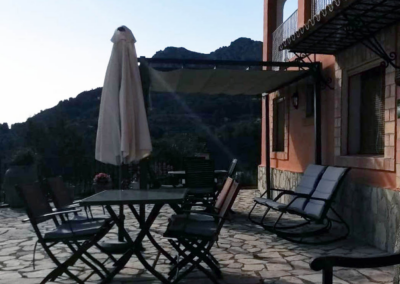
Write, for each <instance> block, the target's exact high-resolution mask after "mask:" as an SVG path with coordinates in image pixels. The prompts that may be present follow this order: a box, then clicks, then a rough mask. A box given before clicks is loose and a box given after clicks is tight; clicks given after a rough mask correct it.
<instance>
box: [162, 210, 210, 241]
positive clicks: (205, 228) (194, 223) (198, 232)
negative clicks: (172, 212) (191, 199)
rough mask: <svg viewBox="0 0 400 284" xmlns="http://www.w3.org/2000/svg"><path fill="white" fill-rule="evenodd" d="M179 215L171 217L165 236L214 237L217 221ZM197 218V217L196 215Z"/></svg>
mask: <svg viewBox="0 0 400 284" xmlns="http://www.w3.org/2000/svg"><path fill="white" fill-rule="evenodd" d="M177 216H179V217H174V218H171V220H170V222H169V224H168V227H167V230H166V231H165V233H164V237H167V238H182V237H183V238H196V239H212V238H213V237H214V235H215V234H216V232H217V225H218V224H217V223H216V222H208V221H206V222H204V221H198V220H195V219H187V218H182V217H181V215H177ZM195 218H197V217H195Z"/></svg>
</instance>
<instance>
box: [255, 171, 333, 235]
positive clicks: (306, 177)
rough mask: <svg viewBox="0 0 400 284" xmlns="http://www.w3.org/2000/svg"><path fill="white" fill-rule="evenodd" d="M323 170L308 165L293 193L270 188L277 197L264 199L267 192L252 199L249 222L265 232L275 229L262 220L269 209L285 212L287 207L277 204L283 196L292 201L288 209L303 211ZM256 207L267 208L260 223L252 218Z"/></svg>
mask: <svg viewBox="0 0 400 284" xmlns="http://www.w3.org/2000/svg"><path fill="white" fill-rule="evenodd" d="M325 169H326V167H325V166H319V165H314V164H310V165H309V166H308V167H307V169H306V170H305V172H304V174H303V177H302V178H301V181H300V183H299V184H298V185H297V187H296V188H295V190H294V191H292V190H284V189H274V188H271V190H272V191H276V192H278V195H277V197H275V198H274V199H269V198H266V197H265V195H266V194H267V191H265V192H264V193H263V194H262V195H261V197H257V198H255V199H254V205H253V208H252V209H251V210H250V212H249V215H248V218H249V220H250V221H251V222H253V223H254V224H257V225H260V226H262V227H264V228H265V229H266V230H271V229H273V228H274V227H276V225H275V226H271V225H267V224H265V223H264V220H265V218H266V216H267V214H268V213H269V212H270V210H271V209H272V210H274V211H280V212H284V211H286V207H287V206H288V205H287V204H284V203H280V202H278V200H279V199H280V198H281V197H283V196H285V195H289V200H290V201H292V202H290V205H289V207H290V208H298V209H304V207H305V205H306V202H307V197H309V196H311V194H313V193H314V191H315V189H316V188H317V185H318V182H319V180H320V179H321V176H322V174H323V173H324V171H325ZM300 194H302V195H305V197H299V198H296V196H298V195H300ZM294 199H295V200H294ZM257 205H259V206H264V207H267V208H266V210H265V213H264V215H263V216H262V218H261V220H260V221H257V220H255V219H254V218H253V217H252V213H253V211H254V209H255V208H256V206H257ZM303 224H304V223H301V224H296V225H294V226H287V227H285V228H288V229H289V228H295V227H298V226H302V225H303Z"/></svg>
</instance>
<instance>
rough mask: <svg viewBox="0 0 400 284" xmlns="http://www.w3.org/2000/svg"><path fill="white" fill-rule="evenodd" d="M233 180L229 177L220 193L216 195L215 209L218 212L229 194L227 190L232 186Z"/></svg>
mask: <svg viewBox="0 0 400 284" xmlns="http://www.w3.org/2000/svg"><path fill="white" fill-rule="evenodd" d="M232 183H233V179H232V178H231V177H228V178H227V179H226V181H225V183H224V186H223V187H222V190H221V192H220V193H219V194H218V198H217V201H216V202H215V209H217V211H219V210H220V209H221V207H222V205H223V203H224V201H225V199H226V197H227V195H228V193H229V190H230V188H231V186H232Z"/></svg>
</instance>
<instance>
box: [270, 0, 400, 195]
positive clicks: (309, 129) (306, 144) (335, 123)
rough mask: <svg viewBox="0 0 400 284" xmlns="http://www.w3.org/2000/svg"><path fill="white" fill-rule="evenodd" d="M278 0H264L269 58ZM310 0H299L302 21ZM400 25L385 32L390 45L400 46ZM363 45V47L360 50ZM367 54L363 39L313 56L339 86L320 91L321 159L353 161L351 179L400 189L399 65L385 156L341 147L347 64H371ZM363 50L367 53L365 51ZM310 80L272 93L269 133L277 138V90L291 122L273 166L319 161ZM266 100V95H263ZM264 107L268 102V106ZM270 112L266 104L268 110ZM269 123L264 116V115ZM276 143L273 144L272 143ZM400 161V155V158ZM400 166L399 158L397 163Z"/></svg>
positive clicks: (291, 167)
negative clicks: (308, 113)
mask: <svg viewBox="0 0 400 284" xmlns="http://www.w3.org/2000/svg"><path fill="white" fill-rule="evenodd" d="M273 2H274V1H270V0H265V4H266V5H265V11H264V12H265V13H266V14H265V17H264V19H265V24H264V43H265V45H264V60H269V59H270V58H271V57H270V56H271V53H272V46H271V45H270V42H271V38H272V32H273V31H274V30H275V28H276V25H275V26H274V25H273V24H272V25H271V26H269V24H270V23H274V22H275V19H274V15H275V14H276V12H274V9H276V6H274V5H273ZM309 2H310V1H309V0H299V11H298V12H299V26H300V25H301V24H302V23H303V22H304V21H306V19H307V17H309V15H310V10H309V5H310V3H309ZM398 30H399V29H398V28H396V27H394V28H392V29H391V30H387V31H384V32H382V33H380V35H379V36H380V38H381V40H382V41H383V42H384V45H385V47H386V48H387V50H388V51H392V50H397V49H398V44H397V33H398ZM360 51H361V52H360ZM364 53H365V54H367V53H368V51H366V50H365V48H364V47H362V46H361V45H357V46H355V47H353V48H351V49H349V50H346V51H344V52H342V53H341V54H340V55H339V56H338V57H337V58H335V57H334V56H326V55H318V56H314V55H313V58H312V59H313V60H316V61H320V62H322V66H323V73H324V77H325V78H331V79H332V82H331V85H332V86H334V87H335V90H334V91H333V90H330V89H329V88H325V89H324V90H323V91H322V97H321V108H322V109H321V116H322V162H323V164H324V165H336V166H349V167H352V171H351V172H350V179H351V181H353V182H355V183H359V184H367V185H370V186H376V187H380V188H390V189H396V188H399V187H400V171H398V172H399V177H398V178H397V183H396V155H397V156H398V157H399V158H400V149H399V147H397V146H396V145H400V142H399V141H400V140H398V139H397V138H398V137H399V136H398V135H397V136H396V132H397V131H396V129H397V126H396V123H397V119H396V118H395V115H394V113H395V100H396V97H397V96H399V92H397V89H396V87H395V85H394V69H393V68H387V70H386V78H385V84H386V98H385V101H386V103H385V111H386V112H387V115H386V118H385V136H386V137H385V155H384V157H382V158H380V159H375V158H355V157H354V156H353V157H351V156H346V155H345V153H343V152H342V151H341V150H340V146H341V145H343V143H345V142H344V141H343V133H344V132H343V131H344V130H343V125H342V122H343V121H346V118H343V117H342V94H343V92H347V91H346V90H347V83H346V82H343V80H342V78H343V77H345V76H347V74H346V72H347V71H348V70H351V69H354V68H359V67H360V66H362V65H363V64H367V63H368V62H370V61H371V60H376V57H374V55H373V54H369V53H368V54H367V55H368V56H370V57H369V58H368V60H366V59H365V58H366V57H365V56H367V55H365V56H364V55H362V54H364ZM363 56H364V57H363ZM306 84H307V82H305V81H303V82H301V83H297V84H293V85H292V86H289V87H286V88H284V89H282V90H280V91H279V92H276V93H274V94H270V95H269V99H268V107H269V110H270V111H269V114H270V132H269V138H270V139H271V141H272V131H273V130H272V128H273V123H272V122H273V119H272V114H273V111H272V100H273V98H275V97H276V96H284V97H285V99H286V103H287V106H286V107H287V108H286V109H287V123H286V126H285V128H286V136H285V151H284V152H279V153H273V152H271V167H273V168H277V169H280V170H285V171H291V172H303V171H304V169H305V168H306V167H307V165H308V164H309V163H312V162H313V161H314V121H313V119H312V118H306V117H305V102H306V93H307V88H305V86H306ZM296 91H297V92H298V93H299V95H300V100H299V104H300V105H299V108H298V109H295V108H294V107H293V106H292V103H291V95H292V94H293V93H294V92H296ZM263 103H264V104H265V101H263ZM263 108H265V105H264V106H263ZM263 115H265V109H264V112H263ZM263 123H264V119H263ZM265 139H266V133H265V125H263V143H262V148H263V149H262V150H263V151H262V155H263V156H262V161H263V162H262V165H264V164H265ZM272 144H273V143H271V150H272V147H273V145H272ZM397 162H398V163H400V159H397ZM397 168H399V169H400V164H398V165H397Z"/></svg>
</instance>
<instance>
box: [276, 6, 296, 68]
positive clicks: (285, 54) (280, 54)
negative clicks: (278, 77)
mask: <svg viewBox="0 0 400 284" xmlns="http://www.w3.org/2000/svg"><path fill="white" fill-rule="evenodd" d="M296 31H297V10H296V11H295V12H294V13H293V14H292V15H291V16H290V17H289V18H287V20H286V21H285V22H283V23H282V24H281V25H280V26H279V27H278V28H277V29H276V30H275V31H274V32H273V34H272V61H275V62H285V61H288V60H289V59H290V58H292V57H293V56H294V54H293V53H291V52H289V51H288V50H282V51H279V46H280V45H281V44H282V42H284V41H285V40H286V39H287V38H288V37H290V36H291V35H292V34H294V33H295V32H296Z"/></svg>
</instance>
